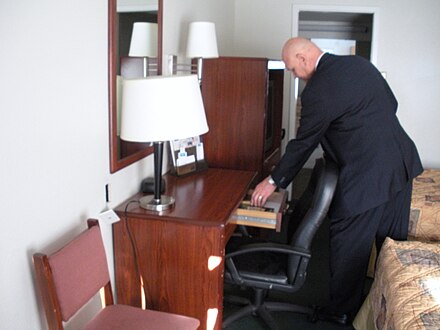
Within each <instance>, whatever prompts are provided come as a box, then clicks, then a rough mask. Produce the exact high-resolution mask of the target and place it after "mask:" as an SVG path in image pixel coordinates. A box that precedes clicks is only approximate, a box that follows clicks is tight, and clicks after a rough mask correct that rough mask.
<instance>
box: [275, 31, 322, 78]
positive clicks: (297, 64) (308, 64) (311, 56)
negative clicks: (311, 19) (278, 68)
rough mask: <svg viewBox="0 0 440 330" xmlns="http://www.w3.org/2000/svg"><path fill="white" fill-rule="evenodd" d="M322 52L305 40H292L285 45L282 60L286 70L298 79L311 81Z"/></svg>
mask: <svg viewBox="0 0 440 330" xmlns="http://www.w3.org/2000/svg"><path fill="white" fill-rule="evenodd" d="M321 54H322V50H321V49H319V48H318V46H316V45H315V44H314V43H313V42H311V41H310V40H308V39H304V38H291V39H289V40H287V42H286V43H285V44H284V47H283V50H282V58H283V61H284V64H285V65H286V68H287V69H288V70H289V71H291V72H292V73H293V74H294V75H295V76H296V77H298V78H301V79H304V80H309V79H310V78H311V77H312V75H313V73H314V72H315V64H316V61H317V60H318V58H319V56H320V55H321Z"/></svg>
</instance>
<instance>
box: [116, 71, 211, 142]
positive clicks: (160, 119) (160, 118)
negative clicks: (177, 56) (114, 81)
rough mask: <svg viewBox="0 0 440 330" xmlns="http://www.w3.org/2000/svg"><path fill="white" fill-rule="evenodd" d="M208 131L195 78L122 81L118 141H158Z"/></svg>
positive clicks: (171, 77)
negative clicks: (119, 134)
mask: <svg viewBox="0 0 440 330" xmlns="http://www.w3.org/2000/svg"><path fill="white" fill-rule="evenodd" d="M206 132H208V124H207V122H206V115H205V109H204V107H203V100H202V94H201V93H200V86H199V83H198V80H197V76H195V75H191V76H154V77H148V78H143V79H125V80H124V81H123V88H122V118H121V139H123V140H126V141H132V142H159V141H170V140H175V139H184V138H188V137H193V136H197V135H202V134H204V133H206Z"/></svg>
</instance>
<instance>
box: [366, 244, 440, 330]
mask: <svg viewBox="0 0 440 330" xmlns="http://www.w3.org/2000/svg"><path fill="white" fill-rule="evenodd" d="M377 267H378V271H377V272H376V277H375V280H374V283H373V286H372V288H371V291H370V294H369V300H370V301H369V302H370V304H371V309H372V316H373V321H374V326H375V328H376V329H380V330H382V329H390V330H392V329H396V330H397V329H399V330H400V329H402V330H403V329H408V330H409V329H411V330H413V329H427V330H428V329H429V330H434V329H436V330H437V329H440V244H438V243H427V242H418V241H406V242H398V241H394V240H392V239H390V238H387V239H386V240H385V243H384V245H383V247H382V250H381V253H380V256H379V259H378V265H377Z"/></svg>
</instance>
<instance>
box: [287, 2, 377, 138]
mask: <svg viewBox="0 0 440 330" xmlns="http://www.w3.org/2000/svg"><path fill="white" fill-rule="evenodd" d="M301 11H316V12H337V13H362V14H373V26H372V30H373V31H372V32H373V33H372V36H371V55H370V61H371V63H373V64H374V65H376V66H377V48H378V31H379V8H378V7H367V6H337V5H307V4H293V5H292V37H296V36H298V32H299V31H298V26H299V13H300V12H301ZM289 85H290V88H289V107H288V108H289V109H288V114H287V116H288V118H289V122H288V127H289V131H288V132H287V133H288V134H287V136H288V139H289V140H290V139H293V138H294V137H295V134H296V132H295V120H296V115H295V113H296V103H297V99H298V79H294V78H293V76H292V75H290V84H289Z"/></svg>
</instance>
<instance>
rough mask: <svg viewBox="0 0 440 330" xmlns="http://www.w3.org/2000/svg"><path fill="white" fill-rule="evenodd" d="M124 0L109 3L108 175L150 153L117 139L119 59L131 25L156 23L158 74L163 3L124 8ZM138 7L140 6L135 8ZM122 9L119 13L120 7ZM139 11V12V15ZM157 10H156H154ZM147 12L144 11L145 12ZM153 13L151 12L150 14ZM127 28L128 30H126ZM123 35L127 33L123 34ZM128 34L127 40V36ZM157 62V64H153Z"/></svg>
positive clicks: (151, 0) (144, 1)
mask: <svg viewBox="0 0 440 330" xmlns="http://www.w3.org/2000/svg"><path fill="white" fill-rule="evenodd" d="M123 3H124V1H123V0H109V1H108V15H109V17H108V29H109V30H108V35H109V40H108V47H109V48H108V65H109V68H108V69H109V77H108V81H109V133H110V134H109V135H110V172H111V173H114V172H116V171H118V170H120V169H122V168H124V167H126V166H128V165H130V164H132V163H134V162H136V161H138V160H140V159H142V158H144V157H146V156H147V155H149V154H151V153H152V152H153V148H152V147H150V145H149V144H142V143H133V142H131V143H129V142H125V141H121V139H120V138H119V135H118V122H119V118H118V87H117V84H118V76H119V75H120V74H121V69H120V68H121V65H120V63H121V58H124V57H125V58H126V57H127V56H128V49H129V45H130V36H131V25H132V22H134V21H145V22H147V21H150V22H151V21H154V20H155V21H156V22H157V24H158V27H157V33H158V36H157V64H156V65H157V74H161V65H160V64H161V63H162V8H163V6H162V3H163V0H138V1H137V2H136V3H137V4H136V5H133V1H131V2H130V3H129V5H127V6H123ZM138 4H139V5H138ZM121 6H122V7H125V8H127V10H124V12H123V13H118V11H119V10H117V8H118V7H119V8H120V7H121ZM138 8H139V9H140V10H141V11H138ZM156 8H157V9H156ZM145 9H146V10H145ZM149 9H152V10H149ZM127 25H129V27H128V28H127ZM124 31H128V32H127V33H125V32H124ZM127 34H128V36H126V35H127ZM155 62H156V61H155Z"/></svg>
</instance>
